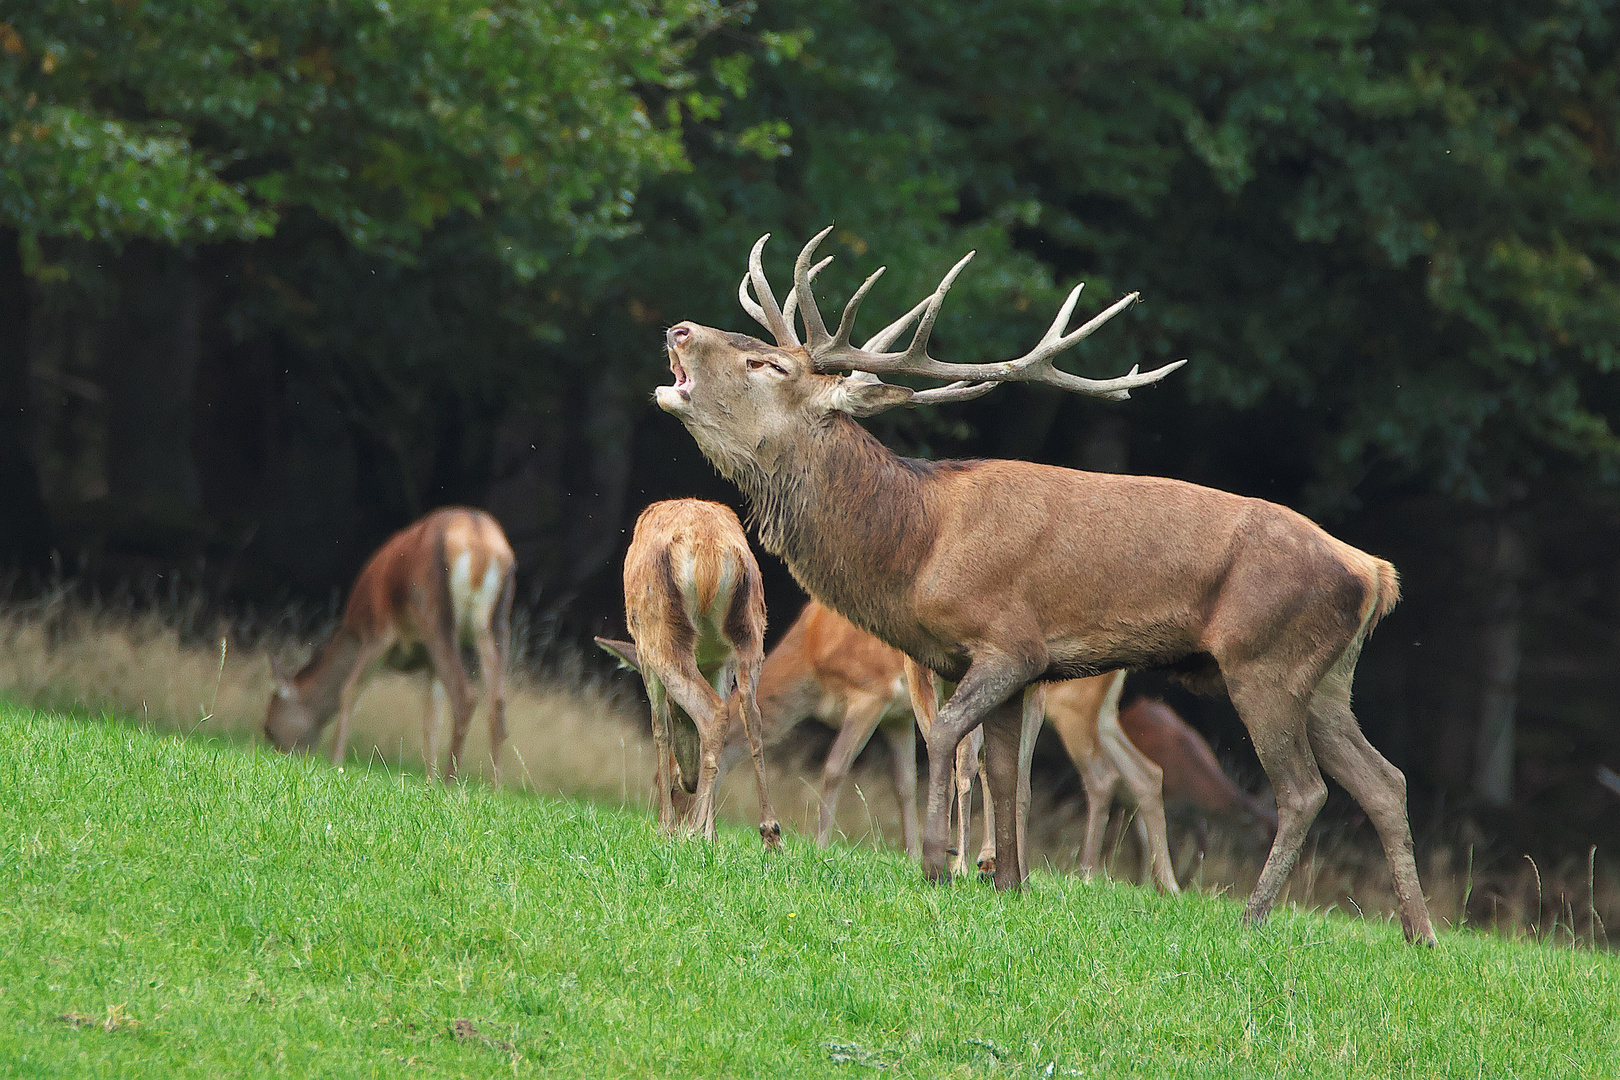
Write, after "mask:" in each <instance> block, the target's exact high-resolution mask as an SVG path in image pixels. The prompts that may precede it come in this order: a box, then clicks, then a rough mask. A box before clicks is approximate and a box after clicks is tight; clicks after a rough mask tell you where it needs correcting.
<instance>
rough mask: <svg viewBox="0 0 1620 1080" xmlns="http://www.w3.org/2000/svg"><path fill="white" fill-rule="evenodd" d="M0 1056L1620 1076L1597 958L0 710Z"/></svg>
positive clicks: (1613, 989)
mask: <svg viewBox="0 0 1620 1080" xmlns="http://www.w3.org/2000/svg"><path fill="white" fill-rule="evenodd" d="M0 790H4V791H6V792H7V798H6V799H5V800H3V801H0V848H3V850H0V859H3V861H4V864H5V865H6V866H7V873H6V874H5V875H4V877H3V878H0V919H3V921H4V924H5V928H6V945H5V946H4V948H3V949H0V987H3V988H4V989H3V991H0V1017H3V1020H0V1071H4V1072H7V1073H9V1074H13V1075H18V1074H26V1075H42V1076H44V1075H74V1076H83V1075H113V1074H116V1075H119V1076H141V1075H153V1076H174V1075H247V1074H262V1073H265V1072H268V1071H274V1072H275V1073H277V1074H278V1075H286V1076H311V1075H323V1076H339V1077H342V1076H392V1075H400V1074H401V1073H405V1072H408V1073H410V1074H411V1075H452V1076H455V1075H466V1076H479V1075H494V1074H496V1073H500V1074H502V1075H506V1074H515V1075H519V1076H523V1075H542V1074H554V1075H585V1074H589V1075H601V1076H614V1075H637V1076H644V1075H670V1076H695V1075H703V1076H720V1075H795V1076H809V1075H837V1076H846V1075H866V1074H868V1073H870V1072H874V1071H881V1072H888V1073H893V1074H895V1075H906V1076H930V1077H933V1076H976V1075H1008V1076H1043V1077H1044V1076H1092V1075H1108V1076H1122V1075H1166V1074H1170V1073H1174V1074H1177V1075H1268V1076H1269V1075H1278V1076H1282V1075H1291V1076H1313V1077H1321V1076H1387V1075H1392V1074H1397V1073H1400V1074H1422V1075H1429V1074H1436V1075H1450V1076H1458V1075H1470V1076H1472V1075H1491V1076H1496V1075H1502V1076H1506V1075H1522V1076H1538V1077H1543V1076H1581V1075H1611V1074H1613V1072H1614V1071H1615V1069H1616V1068H1617V1067H1620V1056H1617V1055H1620V1049H1617V1048H1620V962H1617V961H1616V960H1615V959H1614V958H1612V957H1609V956H1607V955H1604V954H1600V953H1591V952H1586V951H1580V950H1572V949H1565V948H1550V947H1547V946H1545V945H1539V944H1534V943H1529V942H1517V941H1509V940H1504V939H1502V938H1499V937H1496V936H1494V935H1480V934H1475V933H1471V932H1462V933H1444V934H1442V937H1441V944H1440V946H1439V948H1437V949H1435V950H1432V951H1430V950H1419V949H1413V948H1410V947H1408V946H1406V945H1405V944H1404V943H1402V941H1401V939H1400V932H1399V930H1398V928H1396V927H1394V926H1392V925H1390V924H1388V923H1387V922H1383V921H1377V920H1358V919H1348V918H1344V917H1340V916H1324V915H1320V914H1315V913H1308V912H1303V911H1300V910H1298V909H1288V908H1285V909H1283V910H1281V911H1279V912H1278V914H1277V916H1276V917H1275V918H1274V919H1273V922H1272V923H1271V924H1270V925H1269V926H1267V927H1265V928H1263V929H1261V930H1258V931H1253V930H1245V929H1244V928H1243V927H1241V926H1240V925H1239V922H1238V906H1237V905H1236V904H1234V903H1231V902H1229V901H1226V900H1221V899H1217V898H1214V897H1211V896H1207V895H1200V894H1192V895H1187V896H1183V897H1180V898H1173V899H1172V898H1164V897H1160V896H1157V895H1155V894H1153V893H1151V892H1148V891H1145V890H1142V889H1139V888H1136V887H1134V886H1129V885H1122V884H1106V883H1099V884H1086V883H1083V882H1080V881H1078V880H1076V879H1074V878H1071V877H1066V876H1059V875H1052V874H1048V873H1037V874H1036V875H1035V877H1034V879H1033V881H1032V886H1031V888H1030V889H1029V890H1027V891H1026V892H1025V893H1024V894H1023V895H1018V896H1004V895H998V894H996V893H994V892H993V891H991V890H989V889H986V888H983V887H980V886H978V885H976V884H973V885H959V886H956V887H953V888H945V889H940V888H935V887H931V886H928V885H925V884H924V883H923V882H922V881H921V879H920V875H919V874H918V873H917V871H916V869H915V867H914V866H912V865H911V864H910V863H908V862H906V861H905V860H904V859H903V858H902V857H900V856H899V855H897V854H894V853H891V852H887V851H877V850H872V849H869V848H860V847H837V846H835V847H834V848H832V849H830V850H825V851H822V850H817V849H815V848H814V847H812V846H809V845H807V844H806V843H805V842H804V841H803V840H802V839H801V838H799V837H789V838H788V841H787V848H786V850H785V851H784V852H783V853H782V854H780V855H779V856H776V857H767V856H765V855H764V854H762V852H761V851H760V850H759V843H758V839H757V837H756V836H753V835H751V834H750V832H749V831H747V830H743V829H731V828H727V829H724V830H722V836H721V840H720V842H719V843H718V844H717V845H715V846H713V847H709V846H706V845H702V844H696V843H671V842H668V841H665V840H663V839H661V838H659V837H658V836H657V835H656V834H655V830H654V827H653V823H652V822H651V821H650V820H649V819H648V818H647V817H646V816H645V815H642V814H638V813H630V812H625V811H620V810H614V809H604V808H600V807H597V806H593V805H591V804H588V803H580V802H573V801H568V800H558V799H552V798H525V797H520V796H515V795H512V794H505V793H499V792H492V791H490V790H488V789H486V788H484V787H483V786H482V785H472V786H470V787H465V788H451V789H446V788H443V787H441V786H438V785H433V786H427V785H424V784H423V783H422V782H421V781H420V779H419V778H417V777H411V776H406V775H403V774H400V773H398V772H395V771H393V770H390V769H384V768H382V767H380V766H373V767H369V768H367V767H360V768H355V767H351V768H349V769H347V770H345V771H344V772H339V771H337V770H335V769H331V768H328V767H326V766H324V765H322V764H320V763H318V762H314V761H309V760H304V759H288V758H283V757H280V756H277V755H273V754H266V753H259V754H244V753H242V752H241V751H240V750H239V749H238V748H236V747H233V746H229V745H221V744H218V743H209V742H205V741H203V740H198V739H176V738H164V737H160V736H158V735H156V734H153V733H150V732H145V731H141V730H139V729H137V728H135V727H132V726H129V725H126V724H113V723H103V722H96V721H89V722H86V721H67V720H63V719H59V718H55V717H50V716H46V715H42V714H38V713H32V712H29V711H26V710H15V709H4V710H0Z"/></svg>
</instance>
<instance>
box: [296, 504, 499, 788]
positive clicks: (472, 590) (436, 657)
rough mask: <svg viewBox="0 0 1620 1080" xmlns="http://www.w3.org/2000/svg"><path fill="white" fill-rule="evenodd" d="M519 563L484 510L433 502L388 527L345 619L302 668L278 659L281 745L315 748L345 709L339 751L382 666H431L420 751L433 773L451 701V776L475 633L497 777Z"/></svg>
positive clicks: (464, 722)
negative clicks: (465, 652)
mask: <svg viewBox="0 0 1620 1080" xmlns="http://www.w3.org/2000/svg"><path fill="white" fill-rule="evenodd" d="M514 565H515V560H514V559H513V557H512V548H511V545H509V544H508V543H507V542H506V534H505V533H504V532H502V531H501V527H500V525H499V524H498V523H497V522H496V521H495V519H494V518H492V517H490V516H489V515H488V514H486V513H484V512H483V511H481V510H468V509H464V508H460V507H453V508H448V509H443V510H435V511H433V512H432V513H431V514H428V515H427V516H426V517H423V518H422V519H421V520H419V521H417V522H416V523H414V524H412V525H409V526H407V527H406V528H404V529H401V530H400V531H399V532H397V533H395V534H394V535H393V536H391V537H389V539H388V540H387V542H386V543H384V544H383V546H382V547H380V548H378V549H377V551H376V553H375V554H373V555H372V556H371V558H370V559H368V560H366V564H365V566H364V567H362V568H361V570H360V576H359V577H357V578H355V580H354V587H353V588H352V589H350V591H349V600H348V603H347V604H345V605H344V608H343V621H342V622H341V623H340V624H339V625H338V628H337V630H336V631H334V632H333V634H332V636H331V637H330V638H328V639H327V640H326V642H325V644H323V645H322V646H321V647H320V648H319V649H317V650H316V651H315V655H314V656H312V657H311V658H310V660H309V662H308V663H307V664H305V665H304V667H303V669H302V670H300V671H298V672H297V673H296V674H288V673H286V672H283V671H282V670H280V669H279V668H278V667H276V666H275V665H274V664H273V663H272V665H271V676H272V678H273V680H274V682H275V691H274V693H272V694H271V696H270V708H269V711H268V713H267V714H266V716H265V721H264V734H265V736H266V737H267V738H268V739H269V740H270V742H271V743H272V744H273V745H274V746H275V747H276V749H278V750H281V751H284V752H287V751H292V750H295V749H297V750H308V749H310V748H312V747H313V746H314V745H315V743H316V742H317V741H319V739H320V737H321V731H322V730H323V729H324V728H325V726H326V724H327V723H328V722H329V721H330V720H331V718H332V715H333V713H336V714H337V718H338V722H337V733H336V734H335V735H334V736H333V738H332V760H333V761H334V762H341V761H342V760H343V758H344V755H345V754H347V753H348V748H349V722H350V719H351V718H352V716H353V715H354V704H355V701H356V700H358V699H359V697H360V691H361V690H363V689H364V688H365V684H366V681H367V680H368V679H370V678H371V676H372V675H373V674H375V672H376V671H377V669H378V668H379V667H382V666H387V667H390V668H393V669H395V670H397V671H417V670H420V669H421V668H423V667H431V669H432V671H433V682H432V685H431V688H430V690H429V700H428V702H427V707H426V710H425V715H424V717H423V721H422V760H423V762H424V763H425V764H426V766H427V773H428V777H429V779H431V778H432V777H433V775H434V774H435V773H436V772H437V771H438V766H439V747H438V739H439V731H440V730H441V728H442V727H443V725H444V714H445V712H446V711H448V712H449V713H450V716H451V724H452V726H451V735H450V768H449V771H448V772H446V773H445V774H444V779H445V780H446V781H447V782H448V781H450V780H453V779H454V778H455V776H456V772H457V770H458V769H459V768H460V764H461V752H462V748H463V745H464V744H465V743H466V740H467V729H468V728H469V727H470V726H471V724H472V714H473V707H474V705H475V704H476V701H475V696H474V694H473V691H472V688H471V686H470V683H469V680H468V677H467V669H466V668H465V666H463V664H462V662H461V647H462V645H463V644H471V645H473V646H474V647H475V648H476V649H477V652H478V669H479V675H480V676H481V677H482V679H483V683H484V697H485V702H486V706H487V711H488V715H489V750H490V755H491V757H492V758H493V759H494V775H495V784H496V786H497V787H498V786H500V782H501V749H502V746H503V745H504V744H505V742H506V691H505V675H506V661H507V653H508V651H509V649H510V647H511V639H512V592H513V587H514V578H513V567H514Z"/></svg>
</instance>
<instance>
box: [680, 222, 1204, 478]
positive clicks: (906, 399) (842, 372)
mask: <svg viewBox="0 0 1620 1080" xmlns="http://www.w3.org/2000/svg"><path fill="white" fill-rule="evenodd" d="M831 231H832V229H831V227H830V226H829V227H828V228H826V229H823V230H822V231H821V232H820V233H818V234H817V235H816V236H815V237H814V238H812V239H811V241H810V242H809V243H808V244H806V245H805V246H804V250H802V251H801V252H799V258H798V260H797V261H796V262H795V263H794V267H793V290H792V292H790V293H789V294H788V298H787V302H786V303H785V304H782V305H781V306H778V304H777V302H776V297H775V295H774V294H773V293H772V291H771V286H770V283H769V282H768V281H766V279H765V271H764V268H763V266H762V264H761V258H760V256H761V252H762V251H763V250H764V247H765V241H766V240H768V239H770V234H769V233H767V234H765V235H764V236H762V237H760V238H759V240H758V242H756V243H755V244H754V249H753V251H752V252H751V253H750V254H749V258H748V273H747V275H746V276H745V277H744V278H743V280H742V285H741V286H740V287H739V289H738V299H739V300H741V301H742V306H743V309H744V310H746V311H747V312H748V313H749V314H750V315H752V316H753V317H754V319H755V320H756V321H757V322H759V324H760V325H762V326H763V327H765V329H766V330H768V331H770V334H771V336H772V338H774V339H775V343H774V344H771V343H768V342H765V341H762V340H760V339H759V338H755V337H750V336H748V335H746V334H732V333H727V332H725V331H723V330H715V329H713V328H711V327H707V326H699V325H697V324H696V323H690V322H682V323H676V324H675V325H674V326H672V327H670V329H669V331H668V333H667V334H666V336H665V344H666V346H667V348H668V350H669V366H670V370H671V372H673V373H674V376H675V382H674V385H672V386H661V387H659V388H658V404H659V406H660V407H661V408H663V409H664V410H665V411H666V412H670V413H673V414H675V415H676V416H677V417H679V418H680V419H681V422H682V423H684V424H685V425H686V426H687V429H688V430H689V431H691V432H692V435H693V437H694V438H695V439H696V440H697V442H698V445H699V446H700V447H702V448H703V451H704V453H705V454H707V455H708V457H709V459H710V460H711V461H713V462H715V464H717V465H719V466H720V467H721V468H722V469H723V470H725V471H727V472H732V473H734V472H735V470H736V469H737V468H738V467H739V466H740V465H741V464H742V463H744V462H749V463H754V464H756V465H761V466H765V467H767V468H769V467H770V466H771V465H772V464H774V462H775V460H776V459H778V458H779V457H780V455H781V454H783V453H784V452H787V451H789V450H790V449H791V448H792V447H793V446H795V445H796V444H797V442H798V441H799V439H801V438H802V436H803V432H804V431H805V430H807V428H810V427H813V426H814V425H816V424H818V423H821V422H824V421H825V419H826V418H827V417H828V416H830V415H832V414H836V413H845V414H848V415H851V416H870V415H872V414H873V413H877V412H881V411H883V410H884V409H888V408H892V407H894V406H896V405H922V404H933V403H937V402H941V401H964V400H966V399H968V398H974V397H978V396H979V395H981V394H985V393H988V392H989V391H991V390H993V389H995V387H996V386H998V385H1000V384H1001V383H1004V382H1041V383H1046V384H1047V385H1050V386H1057V387H1060V388H1062V389H1065V390H1073V391H1075V392H1077V393H1083V394H1090V395H1092V396H1095V397H1106V398H1113V399H1122V398H1126V397H1129V396H1130V391H1131V390H1132V389H1133V388H1135V387H1138V386H1145V385H1147V384H1148V383H1153V382H1157V381H1158V380H1160V379H1162V378H1164V377H1165V376H1166V375H1168V374H1169V373H1170V372H1172V371H1174V370H1175V369H1176V368H1178V367H1180V366H1181V365H1182V364H1183V363H1185V362H1186V361H1177V362H1175V363H1173V364H1167V365H1165V366H1164V367H1161V368H1158V369H1157V370H1154V371H1149V372H1145V373H1142V372H1138V371H1137V369H1136V368H1134V367H1133V368H1132V369H1131V371H1130V373H1129V374H1127V375H1123V376H1120V377H1119V378H1117V379H1085V378H1081V377H1080V376H1077V375H1071V374H1069V373H1067V372H1063V371H1059V370H1058V369H1057V368H1055V367H1053V366H1052V358H1053V357H1054V356H1056V355H1057V354H1058V353H1060V352H1062V351H1064V350H1065V349H1068V348H1069V347H1071V346H1073V345H1074V344H1076V343H1077V342H1079V341H1080V340H1081V339H1083V338H1085V337H1088V336H1089V335H1090V334H1091V333H1092V332H1093V331H1095V330H1096V329H1097V328H1098V327H1099V326H1101V325H1102V324H1103V323H1105V322H1107V321H1108V320H1109V319H1111V318H1113V317H1114V316H1115V315H1117V314H1119V312H1121V311H1123V310H1124V309H1125V308H1127V307H1129V306H1130V305H1131V304H1132V303H1133V302H1134V301H1135V300H1136V299H1137V294H1135V293H1132V294H1130V295H1129V296H1126V297H1124V298H1123V299H1121V300H1120V301H1118V302H1117V303H1115V304H1114V305H1113V306H1112V307H1110V308H1108V309H1107V310H1106V311H1104V312H1102V313H1101V314H1100V315H1097V316H1096V317H1095V318H1093V319H1091V320H1090V321H1089V322H1087V323H1085V324H1084V325H1083V326H1080V327H1077V328H1076V329H1074V330H1072V331H1069V332H1068V333H1065V332H1064V328H1065V327H1066V326H1067V325H1068V322H1069V318H1070V316H1071V315H1073V314H1074V307H1075V304H1076V303H1077V302H1078V300H1079V298H1080V288H1081V286H1078V285H1077V286H1075V288H1074V290H1073V291H1072V292H1070V293H1069V298H1068V299H1067V300H1066V301H1065V302H1064V304H1063V307H1062V309H1061V310H1060V311H1059V312H1058V316H1057V318H1056V319H1055V320H1054V321H1053V323H1052V325H1051V327H1050V329H1048V330H1047V332H1046V334H1045V335H1044V336H1043V337H1042V338H1041V340H1040V342H1039V343H1038V344H1037V345H1036V346H1035V348H1033V349H1031V350H1030V351H1029V352H1028V353H1026V354H1025V355H1023V356H1021V357H1018V358H1017V359H1015V360H1005V361H1000V362H997V363H989V364H946V363H941V362H940V361H938V360H935V359H934V358H933V357H931V356H929V355H928V340H929V337H930V335H931V334H932V333H933V329H934V321H935V319H936V318H937V317H938V315H939V308H940V305H941V304H942V303H943V302H944V300H945V294H946V293H947V292H948V291H949V290H950V287H951V283H952V282H953V281H955V280H956V276H957V274H959V273H961V272H962V268H963V267H965V266H966V265H967V263H968V260H969V259H971V258H973V253H972V252H969V253H968V254H967V255H966V256H964V257H963V258H962V260H961V261H960V262H958V263H957V264H956V265H955V266H953V267H952V268H951V270H950V272H949V273H947V274H946V275H945V277H944V279H943V280H942V281H940V283H939V286H938V287H937V288H936V289H935V290H934V291H933V293H932V294H930V295H929V296H928V297H927V298H926V299H924V300H923V301H922V302H921V303H919V304H917V306H915V307H913V308H912V309H911V310H910V311H909V312H907V313H906V314H904V315H902V316H901V317H900V318H898V319H896V320H895V321H894V322H892V323H890V324H889V325H888V326H886V327H884V328H883V329H882V330H880V331H878V332H877V333H876V334H874V335H873V336H872V337H871V338H869V339H868V340H867V341H866V343H865V344H864V345H861V346H859V347H857V346H855V345H852V344H850V334H851V333H852V332H853V330H854V327H855V315H856V313H857V312H858V311H859V310H860V306H861V301H862V300H864V299H865V298H866V294H867V292H868V291H870V290H871V288H872V286H873V285H874V284H875V283H876V282H877V279H878V278H879V277H881V276H882V274H883V268H881V267H880V268H879V269H878V270H877V272H876V273H874V274H873V275H872V276H871V277H869V278H867V279H866V281H865V283H864V284H862V285H861V287H860V288H859V289H858V290H856V292H855V295H854V296H852V297H851V298H850V300H849V303H848V304H847V305H846V306H845V308H844V313H843V316H842V318H840V319H839V321H838V328H837V329H836V330H834V331H831V332H829V331H828V330H827V327H826V324H825V323H824V322H823V321H822V318H821V312H820V310H819V309H818V308H817V306H816V299H815V295H814V293H813V292H812V291H811V282H812V281H813V280H814V279H815V276H816V275H817V274H818V273H819V272H820V271H821V270H822V269H823V268H824V267H825V266H826V265H827V264H828V263H829V262H831V261H832V258H831V256H829V257H828V258H826V259H823V260H822V261H820V262H816V261H815V252H816V248H817V247H818V246H819V245H820V243H821V241H822V240H823V239H825V238H826V236H827V234H828V233H829V232H831ZM750 293H752V295H750ZM795 311H797V313H798V316H799V318H800V320H802V322H803V324H804V331H805V340H804V341H803V342H801V341H800V340H799V336H798V334H797V332H796V331H795V328H794V314H795ZM913 323H916V324H917V328H916V330H915V332H914V333H913V334H912V337H911V343H910V344H909V345H908V346H907V347H906V348H905V350H904V351H901V352H887V351H885V350H887V349H888V347H889V346H890V345H891V344H892V343H893V342H894V341H895V340H896V339H897V338H899V337H900V335H901V334H903V333H904V332H905V331H906V329H907V328H908V327H910V326H911V325H912V324H913ZM887 374H901V375H918V376H923V377H926V378H932V379H942V380H948V384H947V385H945V386H937V387H933V388H931V389H927V390H913V389H911V388H910V387H906V386H897V385H894V384H891V383H885V382H882V381H881V378H880V377H881V376H883V375H887Z"/></svg>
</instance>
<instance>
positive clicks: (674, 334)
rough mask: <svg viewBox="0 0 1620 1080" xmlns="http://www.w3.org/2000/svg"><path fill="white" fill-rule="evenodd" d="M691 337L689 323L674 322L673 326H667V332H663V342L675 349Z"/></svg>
mask: <svg viewBox="0 0 1620 1080" xmlns="http://www.w3.org/2000/svg"><path fill="white" fill-rule="evenodd" d="M691 337H692V326H691V324H690V323H676V324H675V325H674V326H672V327H670V328H669V330H668V332H666V333H665V334H664V342H665V343H666V344H667V345H668V346H669V347H670V348H671V349H676V348H679V347H680V346H682V345H684V344H686V342H687V341H689V340H690V339H691Z"/></svg>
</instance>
